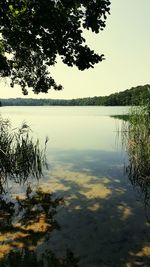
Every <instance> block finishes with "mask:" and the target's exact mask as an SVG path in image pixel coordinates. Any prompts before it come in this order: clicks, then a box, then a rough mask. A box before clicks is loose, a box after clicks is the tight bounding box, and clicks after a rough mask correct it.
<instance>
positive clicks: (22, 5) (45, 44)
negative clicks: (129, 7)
mask: <svg viewBox="0 0 150 267" xmlns="http://www.w3.org/2000/svg"><path fill="white" fill-rule="evenodd" d="M109 6H110V1H109V0H87V1H83V0H75V1H70V0H59V1H54V0H36V1H35V0H18V1H13V0H8V1H1V2H0V36H1V40H2V41H3V42H4V51H5V55H3V54H0V62H1V66H0V74H1V76H2V77H4V76H9V77H11V86H12V87H13V86H14V84H19V85H20V86H21V88H22V90H23V93H24V94H27V93H28V92H27V88H28V87H32V88H33V91H34V92H35V93H39V92H45V93H46V92H47V91H48V89H50V88H54V89H56V90H60V89H62V86H61V85H57V84H56V82H55V80H54V79H53V78H52V77H51V76H50V73H49V68H48V67H49V66H53V65H55V63H56V62H57V56H58V55H59V56H60V57H61V59H62V61H63V63H65V64H67V65H68V66H76V67H77V68H78V69H79V70H84V69H88V68H90V67H93V66H94V64H95V63H98V62H100V61H102V60H103V59H104V56H103V55H98V54H96V53H95V52H94V51H93V50H91V49H90V48H89V47H88V46H87V45H86V44H85V43H86V40H85V39H84V38H83V35H82V33H83V29H86V30H91V31H93V32H95V33H99V31H101V30H103V29H104V28H105V26H106V24H105V21H106V18H107V14H109V11H110V7H109ZM7 55H11V59H10V57H8V56H7Z"/></svg>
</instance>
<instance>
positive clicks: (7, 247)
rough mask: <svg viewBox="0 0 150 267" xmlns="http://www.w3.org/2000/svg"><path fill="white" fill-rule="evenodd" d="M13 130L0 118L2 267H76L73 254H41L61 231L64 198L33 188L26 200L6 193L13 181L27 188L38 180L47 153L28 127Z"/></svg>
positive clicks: (0, 250) (45, 251)
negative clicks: (59, 215) (59, 221)
mask: <svg viewBox="0 0 150 267" xmlns="http://www.w3.org/2000/svg"><path fill="white" fill-rule="evenodd" d="M10 130H11V128H10V122H9V121H8V120H3V119H0V193H1V195H0V266H7V267H8V266H19V267H25V266H28V267H29V266H34V264H35V266H40V267H47V266H54V267H55V266H56V267H59V266H62V267H75V266H77V265H76V262H77V261H76V259H75V258H74V256H73V254H72V253H71V252H70V251H67V253H66V257H65V258H62V259H60V258H57V257H56V256H55V255H54V253H52V252H51V251H50V250H48V249H43V251H42V247H44V245H46V242H47V240H49V238H50V234H51V232H52V231H53V230H54V229H59V225H58V224H57V222H56V220H55V214H56V210H57V207H58V206H59V205H60V203H61V202H62V199H61V198H54V197H53V195H52V194H51V193H49V192H43V191H42V189H40V188H39V189H37V190H36V191H33V190H32V189H31V186H28V187H27V190H26V194H25V196H24V197H20V196H17V197H16V199H14V198H12V199H11V198H10V195H9V194H8V192H7V189H8V188H7V184H9V182H10V181H11V183H12V182H13V183H15V184H20V185H26V183H28V180H29V179H30V178H31V177H33V178H36V179H39V178H40V177H41V175H42V168H43V166H44V165H45V164H46V159H45V154H44V151H42V150H41V149H40V147H39V141H38V140H37V141H33V139H32V138H31V137H30V129H29V127H28V126H27V125H26V124H23V125H22V127H21V128H20V129H17V130H14V131H10ZM39 247H40V248H41V252H40V253H38V254H37V250H38V248H39Z"/></svg>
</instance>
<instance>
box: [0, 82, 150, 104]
mask: <svg viewBox="0 0 150 267" xmlns="http://www.w3.org/2000/svg"><path fill="white" fill-rule="evenodd" d="M148 100H149V101H150V85H149V84H147V85H143V86H137V87H133V88H131V89H127V90H125V91H122V92H119V93H114V94H111V95H109V96H94V97H86V98H76V99H33V98H28V99H27V98H8V99H0V104H1V106H131V105H139V104H141V103H143V101H148Z"/></svg>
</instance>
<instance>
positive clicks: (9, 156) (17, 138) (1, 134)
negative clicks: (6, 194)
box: [0, 117, 47, 190]
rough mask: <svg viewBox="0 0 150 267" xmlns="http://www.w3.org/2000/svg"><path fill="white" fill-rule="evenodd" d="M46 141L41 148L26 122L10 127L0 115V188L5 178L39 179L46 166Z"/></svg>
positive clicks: (22, 180) (19, 180) (8, 122)
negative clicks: (14, 127) (16, 126)
mask: <svg viewBox="0 0 150 267" xmlns="http://www.w3.org/2000/svg"><path fill="white" fill-rule="evenodd" d="M46 143H47V140H46V141H45V147H44V149H41V148H40V144H39V140H38V139H37V140H33V137H32V136H31V130H30V127H29V126H28V125H27V124H26V123H23V124H22V126H21V127H20V128H16V129H12V127H11V124H10V121H9V120H6V119H3V118H2V117H0V188H3V185H4V183H5V182H6V181H7V179H13V180H14V181H15V182H17V183H24V182H25V181H26V180H27V179H28V178H29V177H34V178H37V179H39V178H40V177H41V176H42V170H43V167H44V166H46V156H45V149H46ZM0 190H2V189H0Z"/></svg>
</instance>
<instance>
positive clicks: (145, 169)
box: [123, 103, 150, 205]
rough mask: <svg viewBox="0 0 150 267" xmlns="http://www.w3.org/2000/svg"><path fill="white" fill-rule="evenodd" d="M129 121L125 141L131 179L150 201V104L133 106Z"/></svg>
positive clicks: (125, 128) (124, 134)
mask: <svg viewBox="0 0 150 267" xmlns="http://www.w3.org/2000/svg"><path fill="white" fill-rule="evenodd" d="M129 115H130V116H129V121H128V122H123V143H124V145H125V146H126V148H127V152H128V156H129V166H128V167H127V173H128V176H129V179H130V181H131V182H132V184H133V185H134V186H136V188H138V189H139V191H140V193H141V194H142V196H143V197H144V202H145V205H148V204H149V203H150V104H149V103H147V104H144V105H141V106H138V107H132V108H131V110H130V114H129Z"/></svg>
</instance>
